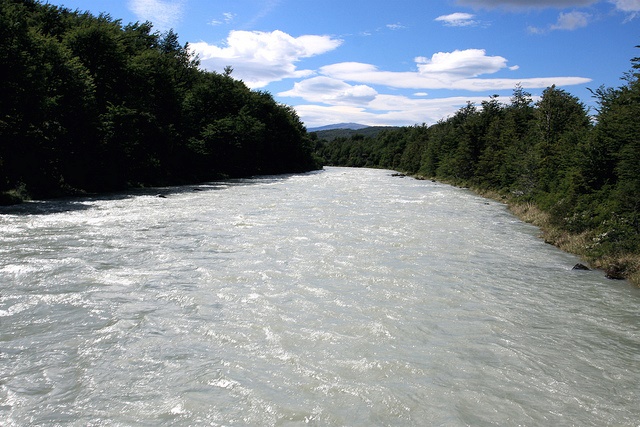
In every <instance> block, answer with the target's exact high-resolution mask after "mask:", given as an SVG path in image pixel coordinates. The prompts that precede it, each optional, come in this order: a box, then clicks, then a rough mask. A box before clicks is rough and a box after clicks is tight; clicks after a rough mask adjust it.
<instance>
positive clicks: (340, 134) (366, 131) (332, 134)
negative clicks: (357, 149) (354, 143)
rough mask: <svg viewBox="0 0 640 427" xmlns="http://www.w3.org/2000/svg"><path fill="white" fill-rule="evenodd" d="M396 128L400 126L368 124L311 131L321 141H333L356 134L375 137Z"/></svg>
mask: <svg viewBox="0 0 640 427" xmlns="http://www.w3.org/2000/svg"><path fill="white" fill-rule="evenodd" d="M394 129H398V128H397V127H393V126H367V127H363V128H360V129H345V128H336V129H328V130H320V131H313V130H309V132H314V133H315V134H316V135H318V139H319V140H321V141H333V140H334V139H336V138H350V137H352V136H354V135H362V136H364V137H367V138H375V137H376V136H377V135H378V134H379V133H380V132H382V131H385V130H394Z"/></svg>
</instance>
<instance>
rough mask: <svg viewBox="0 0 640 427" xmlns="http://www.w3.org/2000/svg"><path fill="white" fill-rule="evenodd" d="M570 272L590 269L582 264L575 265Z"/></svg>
mask: <svg viewBox="0 0 640 427" xmlns="http://www.w3.org/2000/svg"><path fill="white" fill-rule="evenodd" d="M572 270H590V268H589V267H587V266H586V265H584V264H580V263H577V264H576V265H574V266H573V268H572Z"/></svg>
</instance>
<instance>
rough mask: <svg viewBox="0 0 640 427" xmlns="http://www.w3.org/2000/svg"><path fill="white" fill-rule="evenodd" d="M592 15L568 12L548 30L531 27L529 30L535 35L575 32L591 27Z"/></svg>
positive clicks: (561, 15) (562, 14)
mask: <svg viewBox="0 0 640 427" xmlns="http://www.w3.org/2000/svg"><path fill="white" fill-rule="evenodd" d="M590 19H591V15H589V14H588V13H584V12H577V11H573V12H568V13H560V15H559V16H558V21H557V22H556V23H555V24H552V25H549V26H548V27H547V28H538V27H529V28H528V30H529V32H530V33H533V34H545V33H548V32H550V31H557V30H563V31H573V30H577V29H578V28H584V27H586V26H587V25H589V20H590Z"/></svg>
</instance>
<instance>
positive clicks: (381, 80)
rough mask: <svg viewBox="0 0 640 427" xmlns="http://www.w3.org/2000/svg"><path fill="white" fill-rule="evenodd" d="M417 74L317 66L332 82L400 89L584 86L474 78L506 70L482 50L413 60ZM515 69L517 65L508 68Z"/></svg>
mask: <svg viewBox="0 0 640 427" xmlns="http://www.w3.org/2000/svg"><path fill="white" fill-rule="evenodd" d="M415 61H416V65H417V68H418V71H401V72H397V71H382V70H379V69H378V68H377V67H376V66H375V65H371V64H364V63H360V62H342V63H338V64H332V65H326V66H324V67H321V68H320V70H319V72H320V74H322V75H324V76H326V77H331V78H333V79H336V80H343V81H346V82H355V83H358V84H364V85H381V86H387V87H393V88H402V89H416V90H428V89H459V90H470V91H485V90H510V89H513V88H514V87H515V86H516V85H517V84H518V83H520V84H521V85H522V87H523V88H525V89H531V88H545V87H548V86H551V85H554V84H555V85H557V86H568V85H576V84H584V83H588V82H590V81H591V79H588V78H584V77H536V78H525V79H522V78H517V79H514V78H477V76H480V75H483V74H493V73H496V72H498V71H500V70H502V69H504V68H506V67H507V60H506V59H505V58H503V57H501V56H487V55H486V53H485V51H484V50H480V49H468V50H464V51H454V52H439V53H436V54H434V55H432V56H431V58H425V57H417V58H416V59H415ZM510 69H511V70H516V69H517V66H514V67H510Z"/></svg>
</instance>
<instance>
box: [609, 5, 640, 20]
mask: <svg viewBox="0 0 640 427" xmlns="http://www.w3.org/2000/svg"><path fill="white" fill-rule="evenodd" d="M609 2H610V3H613V4H614V5H615V7H616V10H618V11H620V12H623V13H626V14H627V19H625V22H629V21H631V20H633V19H635V18H637V17H638V16H640V0H609Z"/></svg>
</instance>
